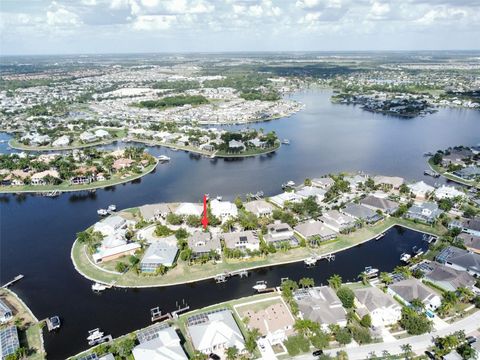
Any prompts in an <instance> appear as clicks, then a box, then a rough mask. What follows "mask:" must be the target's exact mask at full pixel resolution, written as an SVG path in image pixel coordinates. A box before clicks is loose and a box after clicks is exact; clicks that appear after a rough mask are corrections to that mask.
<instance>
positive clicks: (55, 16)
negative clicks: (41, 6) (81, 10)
mask: <svg viewBox="0 0 480 360" xmlns="http://www.w3.org/2000/svg"><path fill="white" fill-rule="evenodd" d="M46 23H47V24H48V25H50V26H53V27H62V26H65V27H68V26H79V25H81V24H82V20H81V19H80V17H79V16H78V15H77V14H75V13H74V12H72V11H70V10H67V9H66V8H64V7H62V6H60V5H58V4H57V3H55V2H53V3H52V9H51V10H48V11H47V15H46Z"/></svg>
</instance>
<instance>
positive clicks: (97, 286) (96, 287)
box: [92, 282, 107, 292]
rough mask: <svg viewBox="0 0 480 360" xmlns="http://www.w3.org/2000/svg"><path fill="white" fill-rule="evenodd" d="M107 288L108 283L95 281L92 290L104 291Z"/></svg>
mask: <svg viewBox="0 0 480 360" xmlns="http://www.w3.org/2000/svg"><path fill="white" fill-rule="evenodd" d="M106 288H107V286H106V285H104V284H100V283H97V282H96V283H95V284H93V285H92V290H93V291H95V292H100V291H103V290H105V289H106Z"/></svg>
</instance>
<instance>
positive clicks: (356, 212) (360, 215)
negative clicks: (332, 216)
mask: <svg viewBox="0 0 480 360" xmlns="http://www.w3.org/2000/svg"><path fill="white" fill-rule="evenodd" d="M342 212H343V213H344V214H346V215H348V216H351V217H353V218H354V219H356V220H360V221H364V222H366V223H367V224H373V223H376V222H377V221H380V220H382V219H383V216H382V215H380V214H378V213H377V212H376V211H374V210H372V209H370V208H369V207H366V206H364V205H360V204H355V203H350V204H348V205H347V206H346V207H345V209H343V210H342Z"/></svg>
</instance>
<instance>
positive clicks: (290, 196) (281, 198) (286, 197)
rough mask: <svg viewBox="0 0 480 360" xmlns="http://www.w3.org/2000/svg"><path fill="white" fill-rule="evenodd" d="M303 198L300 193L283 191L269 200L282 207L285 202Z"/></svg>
mask: <svg viewBox="0 0 480 360" xmlns="http://www.w3.org/2000/svg"><path fill="white" fill-rule="evenodd" d="M302 199H303V198H302V197H301V196H300V195H297V194H295V193H294V192H284V193H281V194H278V195H275V196H272V197H271V198H270V202H271V203H273V204H274V205H277V206H278V207H281V208H283V206H284V205H285V203H286V202H291V203H295V202H300V201H301V200H302Z"/></svg>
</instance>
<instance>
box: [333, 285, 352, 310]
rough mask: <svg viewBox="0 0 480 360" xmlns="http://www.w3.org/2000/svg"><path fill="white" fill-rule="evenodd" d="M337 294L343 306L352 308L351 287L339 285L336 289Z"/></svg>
mask: <svg viewBox="0 0 480 360" xmlns="http://www.w3.org/2000/svg"><path fill="white" fill-rule="evenodd" d="M337 296H338V298H339V299H340V301H341V302H342V305H343V306H344V307H345V308H347V309H351V308H353V305H354V299H355V294H354V293H353V291H352V289H350V288H348V287H346V286H341V287H340V289H338V291H337Z"/></svg>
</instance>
